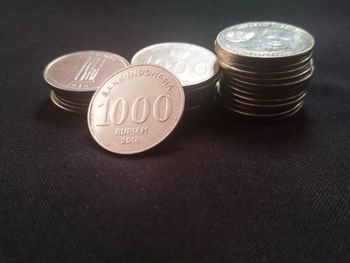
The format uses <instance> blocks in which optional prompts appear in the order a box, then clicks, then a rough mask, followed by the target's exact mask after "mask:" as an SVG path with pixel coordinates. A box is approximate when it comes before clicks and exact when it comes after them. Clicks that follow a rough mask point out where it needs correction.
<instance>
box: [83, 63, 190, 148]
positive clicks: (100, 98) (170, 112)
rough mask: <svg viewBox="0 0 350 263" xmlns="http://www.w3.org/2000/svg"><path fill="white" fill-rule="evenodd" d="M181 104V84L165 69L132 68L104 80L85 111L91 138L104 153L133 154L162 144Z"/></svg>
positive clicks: (178, 114)
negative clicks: (103, 149) (105, 151)
mask: <svg viewBox="0 0 350 263" xmlns="http://www.w3.org/2000/svg"><path fill="white" fill-rule="evenodd" d="M184 105H185V95H184V91H183V88H182V85H181V83H180V82H179V81H178V79H177V78H176V77H175V76H174V75H173V74H172V73H171V72H169V71H168V70H166V69H164V68H162V67H159V66H155V65H135V66H130V67H128V68H125V69H122V70H120V71H119V72H117V73H116V74H114V75H112V76H111V77H110V78H108V79H107V80H106V81H105V82H104V83H103V84H102V85H101V87H100V88H99V89H98V90H97V91H96V92H95V94H94V96H93V97H92V99H91V102H90V105H89V109H88V116H87V117H88V125H89V129H90V132H91V134H92V136H93V138H94V139H95V140H96V142H97V143H98V144H100V145H101V146H102V147H103V148H105V149H106V150H108V151H111V152H114V153H119V154H134V153H139V152H143V151H145V150H147V149H150V148H152V147H154V146H156V145H157V144H159V143H160V142H161V141H163V140H164V139H165V138H166V137H167V136H168V135H169V134H170V133H171V132H172V131H173V130H174V128H175V127H176V125H177V124H178V122H179V120H180V118H181V116H182V113H183V110H184Z"/></svg>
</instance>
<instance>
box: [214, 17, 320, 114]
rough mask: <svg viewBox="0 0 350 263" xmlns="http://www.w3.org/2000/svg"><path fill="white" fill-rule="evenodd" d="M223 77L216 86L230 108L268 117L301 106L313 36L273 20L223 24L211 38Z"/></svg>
mask: <svg viewBox="0 0 350 263" xmlns="http://www.w3.org/2000/svg"><path fill="white" fill-rule="evenodd" d="M214 44H215V51H216V54H217V58H218V64H219V65H220V67H221V72H222V79H221V83H220V85H219V87H218V89H217V92H218V95H219V98H220V101H221V102H222V103H223V105H224V107H225V108H226V109H228V110H229V111H231V112H234V113H235V114H241V115H244V116H250V117H251V116H254V118H258V119H259V118H260V119H271V118H274V119H275V117H277V116H278V118H280V117H281V116H283V117H290V116H291V115H293V114H295V113H296V112H298V111H299V110H300V108H301V107H302V105H303V101H304V98H305V96H306V94H307V87H308V83H309V82H310V80H311V77H312V75H313V73H314V64H313V59H312V58H313V47H314V45H315V41H314V38H313V37H312V36H311V35H310V34H309V33H308V32H306V31H305V30H303V29H300V28H298V27H295V26H292V25H287V24H283V23H277V22H248V23H244V24H239V25H234V26H230V27H228V28H225V29H224V30H222V31H221V32H220V33H219V34H218V36H217V38H216V40H215V43H214Z"/></svg>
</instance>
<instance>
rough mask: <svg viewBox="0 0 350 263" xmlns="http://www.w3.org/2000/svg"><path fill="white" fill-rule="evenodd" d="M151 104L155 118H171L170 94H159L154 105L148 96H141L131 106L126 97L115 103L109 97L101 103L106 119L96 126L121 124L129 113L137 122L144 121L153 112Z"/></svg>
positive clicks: (162, 119)
mask: <svg viewBox="0 0 350 263" xmlns="http://www.w3.org/2000/svg"><path fill="white" fill-rule="evenodd" d="M151 106H152V115H153V118H154V119H155V120H156V121H157V122H160V123H161V122H165V121H167V120H168V119H169V118H170V116H171V112H172V101H171V97H170V95H160V96H158V97H157V98H156V99H155V100H154V102H153V103H152V105H151V102H150V100H149V99H148V98H146V97H143V96H140V97H137V98H136V99H135V100H134V101H133V103H132V104H131V108H130V105H129V103H128V102H127V101H126V100H125V99H124V98H118V99H116V100H115V101H114V102H113V103H110V99H109V98H107V100H106V103H103V104H101V105H100V107H103V109H102V110H103V111H104V112H103V114H104V118H103V120H104V121H103V122H102V123H98V124H96V126H108V125H111V124H114V125H121V124H123V123H124V122H125V120H126V119H127V118H128V116H129V115H130V117H131V120H132V122H134V123H135V124H141V123H144V122H145V121H146V120H147V119H148V117H149V115H150V113H151Z"/></svg>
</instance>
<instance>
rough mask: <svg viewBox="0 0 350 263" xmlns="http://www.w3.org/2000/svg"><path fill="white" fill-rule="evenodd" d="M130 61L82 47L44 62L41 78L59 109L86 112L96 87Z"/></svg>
mask: <svg viewBox="0 0 350 263" xmlns="http://www.w3.org/2000/svg"><path fill="white" fill-rule="evenodd" d="M128 65H129V62H128V61H127V60H126V59H125V58H123V57H121V56H119V55H116V54H113V53H109V52H104V51H81V52H75V53H70V54H67V55H64V56H61V57H59V58H57V59H55V60H54V61H52V62H51V63H50V64H48V65H47V67H46V68H45V71H44V79H45V80H46V82H47V83H48V84H49V85H50V87H51V96H50V97H51V100H52V102H53V103H54V104H55V105H56V106H58V107H59V108H61V109H64V110H66V111H70V112H76V113H83V112H86V110H87V108H88V106H89V103H90V99H91V97H92V95H93V94H94V92H95V91H96V89H97V88H98V87H99V86H100V85H101V84H102V82H104V81H105V80H106V79H107V78H108V77H109V76H111V75H112V74H113V73H115V72H117V71H119V70H120V69H122V68H125V67H127V66H128Z"/></svg>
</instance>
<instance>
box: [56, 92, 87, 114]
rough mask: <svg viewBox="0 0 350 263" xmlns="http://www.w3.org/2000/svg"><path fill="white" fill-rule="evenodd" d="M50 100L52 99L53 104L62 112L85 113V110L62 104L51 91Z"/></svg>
mask: <svg viewBox="0 0 350 263" xmlns="http://www.w3.org/2000/svg"><path fill="white" fill-rule="evenodd" d="M50 99H51V101H52V102H53V104H54V105H56V106H57V107H58V108H60V109H62V110H65V111H69V112H73V113H83V112H84V109H80V108H75V107H71V106H69V105H66V104H65V103H62V101H60V100H59V99H58V98H57V97H56V96H55V93H54V92H53V91H51V93H50ZM85 111H86V109H85Z"/></svg>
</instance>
